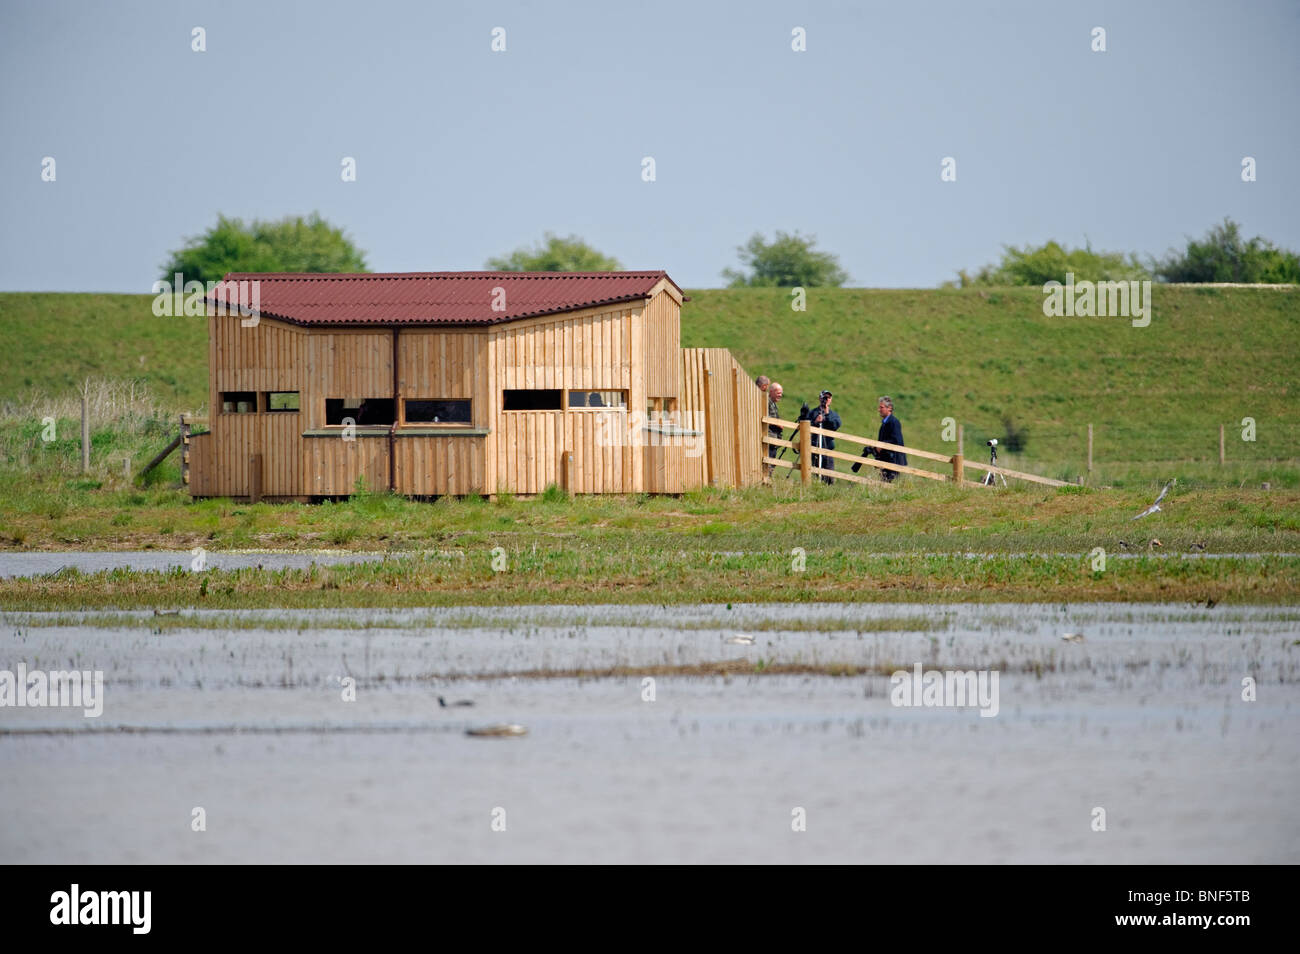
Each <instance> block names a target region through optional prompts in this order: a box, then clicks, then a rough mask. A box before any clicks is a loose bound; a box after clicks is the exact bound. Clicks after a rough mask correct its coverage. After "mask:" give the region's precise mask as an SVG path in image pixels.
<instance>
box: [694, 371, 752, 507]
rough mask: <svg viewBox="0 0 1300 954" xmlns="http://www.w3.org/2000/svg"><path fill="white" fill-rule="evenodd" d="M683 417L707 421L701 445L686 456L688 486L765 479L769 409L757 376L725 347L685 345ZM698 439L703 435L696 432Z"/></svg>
mask: <svg viewBox="0 0 1300 954" xmlns="http://www.w3.org/2000/svg"><path fill="white" fill-rule="evenodd" d="M681 354H682V401H681V406H682V409H683V411H685V412H686V413H684V414H683V420H684V421H687V422H689V421H693V422H696V423H697V428H696V429H697V430H698V429H699V428H698V422H700V421H703V424H704V432H705V433H704V437H703V439H702V440H703V444H702V450H703V452H702V453H700V454H699V455H698V456H697V457H694V458H692V457H690V456H687V457H686V458H685V460H684V462H683V464H684V471H685V475H686V477H685V485H686V487H687V488H690V487H696V486H701V485H712V486H716V487H745V486H748V485H750V484H755V483H759V482H761V481H762V479H763V465H762V459H763V458H762V454H763V450H762V446H761V442H762V419H761V414H762V413H763V412H765V411H766V407H765V405H764V399H763V395H762V392H761V391H759V390H758V388H757V386H755V384H754V379H753V378H751V377H750V376H749V374H748V373H747V372H746V371H745V369H744V368H742V367H741V366H740V364H739V362H737V361H736V359H735V358H734V357H732V355H731V352H730V351H729V350H727V349H726V348H685V349H683V350H682V352H681ZM696 440H700V438H696Z"/></svg>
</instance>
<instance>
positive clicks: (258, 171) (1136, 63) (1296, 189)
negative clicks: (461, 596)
mask: <svg viewBox="0 0 1300 954" xmlns="http://www.w3.org/2000/svg"><path fill="white" fill-rule="evenodd" d="M196 27H199V28H202V30H203V31H204V41H205V45H206V50H204V51H203V52H197V51H195V50H194V49H193V48H192V46H193V44H194V34H193V31H194V29H195V28H196ZM498 27H499V28H501V29H503V30H504V31H505V32H504V41H505V50H504V51H494V50H493V49H492V45H493V31H494V29H495V28H498ZM1096 27H1101V28H1103V29H1104V30H1105V45H1106V49H1105V51H1104V52H1098V51H1094V50H1093V46H1094V42H1095V41H1094V28H1096ZM796 28H801V29H802V30H803V31H804V35H805V37H806V49H804V50H802V51H796V50H795V49H793V48H792V47H793V45H794V43H795V39H794V33H793V31H795V30H796ZM498 36H499V34H498ZM1297 50H1300V0H1289V2H1274V0H1247V2H1235V3H1229V2H1222V3H1206V2H1182V0H1180V2H1156V0H1133V2H1123V3H1086V2H1045V0H1029V2H983V3H982V2H972V0H953V2H929V3H926V2H906V3H897V2H889V3H884V2H880V3H867V2H806V3H791V2H786V3H775V2H761V0H760V2H738V3H721V2H709V0H694V2H690V3H674V2H656V3H653V4H630V3H614V2H610V0H606V2H586V0H581V2H561V0H552V2H517V3H491V2H487V3H483V2H480V3H469V2H467V3H439V2H382V0H367V2H365V3H356V2H340V0H318V2H311V3H294V2H276V0H262V2H242V0H233V2H232V0H221V2H112V0H72V2H59V0H52V2H28V0H3V4H0V291H101V292H132V293H141V294H143V293H148V292H149V291H150V288H151V286H152V283H153V282H154V281H155V280H156V279H158V278H159V277H160V276H161V273H162V267H163V265H164V263H165V262H166V260H167V258H168V256H169V252H171V251H172V250H174V249H176V248H179V247H180V246H182V245H183V244H184V243H185V241H186V240H187V239H188V238H191V237H193V236H196V235H199V234H201V233H202V232H203V231H204V230H206V229H207V228H209V227H211V226H212V225H213V224H214V223H215V222H216V220H217V216H218V214H219V213H220V214H225V215H228V216H239V217H242V218H244V219H251V218H263V219H274V218H279V217H281V216H285V215H307V214H310V213H311V212H313V211H316V212H319V213H320V214H321V215H322V216H324V217H325V218H326V219H327V220H328V221H329V222H331V223H332V224H334V225H337V226H340V227H342V228H343V229H345V231H346V233H347V234H348V236H349V237H350V238H351V239H352V240H353V241H354V242H355V243H356V244H357V246H358V247H359V248H360V249H362V250H363V251H364V253H365V255H366V261H367V264H368V265H369V267H370V268H371V269H372V270H374V271H444V270H460V269H480V268H483V267H484V264H485V262H486V260H487V259H488V258H491V257H494V256H499V255H502V254H505V253H508V252H509V251H511V250H513V249H515V248H518V247H520V246H526V245H533V244H536V243H538V242H540V241H541V240H542V238H543V235H544V233H546V232H554V233H557V234H560V235H569V234H576V235H578V236H581V237H582V238H583V239H585V240H586V241H587V242H589V243H590V244H591V245H593V246H594V247H596V248H597V249H599V250H600V251H602V252H604V253H606V254H609V255H613V256H615V257H616V258H618V259H619V260H620V261H621V262H622V263H623V265H624V266H625V267H627V268H634V269H660V268H662V269H666V270H667V271H668V273H669V274H670V275H671V276H672V277H673V279H674V280H676V281H677V283H678V284H679V285H682V286H683V287H686V288H709V287H720V286H721V285H724V284H725V281H724V280H723V279H722V277H721V274H720V273H721V272H722V270H723V269H724V268H728V267H733V268H734V267H736V266H737V265H738V264H739V260H738V257H737V247H738V246H739V245H741V244H742V243H744V242H745V241H746V240H747V239H748V238H749V237H750V236H751V235H752V234H754V233H755V232H760V233H763V234H764V235H766V236H767V237H769V238H770V237H772V236H773V235H774V233H775V232H776V230H778V229H779V230H784V231H787V232H794V231H798V232H800V233H801V234H803V235H813V236H816V240H817V247H818V248H821V249H825V250H827V251H830V252H832V253H834V254H835V255H837V256H838V257H839V259H840V263H841V265H842V266H843V267H844V268H845V270H846V271H847V272H848V273H849V275H850V276H851V280H850V282H849V284H851V285H853V286H860V287H922V288H925V287H933V286H935V285H937V284H939V283H940V282H943V281H945V280H950V279H952V278H954V277H955V275H956V272H957V270H958V269H960V268H966V269H972V270H973V269H976V268H978V267H979V266H981V265H983V264H986V263H988V262H991V261H995V260H997V259H998V258H999V257H1000V255H1001V252H1002V249H1003V247H1004V246H1005V245H1025V244H1029V243H1033V244H1040V243H1042V242H1044V241H1047V240H1048V239H1055V240H1057V241H1059V242H1062V243H1064V244H1067V245H1070V246H1076V245H1083V244H1085V243H1091V245H1092V247H1093V248H1094V249H1097V250H1106V251H1122V252H1137V253H1139V254H1140V255H1142V256H1144V257H1145V256H1146V255H1150V254H1155V255H1163V254H1164V253H1166V252H1168V251H1169V250H1170V249H1171V248H1179V249H1181V248H1182V247H1184V245H1185V243H1186V240H1187V238H1188V237H1191V236H1201V235H1203V234H1204V233H1205V232H1206V231H1207V230H1208V229H1209V228H1210V226H1212V225H1213V224H1215V223H1217V222H1221V221H1222V220H1223V219H1224V218H1225V217H1231V218H1234V219H1236V220H1237V221H1238V222H1240V223H1241V225H1242V227H1243V230H1244V231H1245V233H1246V234H1247V235H1257V234H1258V235H1263V236H1265V237H1267V238H1269V239H1271V240H1272V241H1274V242H1275V243H1277V244H1279V245H1282V246H1284V247H1287V248H1291V249H1300V107H1297V93H1300V55H1298V54H1297V52H1296V51H1297ZM47 157H48V158H52V159H53V160H54V165H53V170H54V180H53V181H46V179H45V178H44V176H45V175H48V172H47V170H48V168H49V164H48V163H47V162H46V159H47ZM347 157H350V158H352V159H353V160H355V168H356V178H355V181H344V179H343V175H342V171H343V162H344V159H345V158H347ZM647 157H650V158H652V159H653V160H654V178H653V181H647V180H646V179H645V177H644V174H645V169H646V166H645V163H644V160H645V159H646V158H647ZM1244 157H1252V158H1253V159H1254V160H1255V170H1256V179H1255V181H1253V182H1244V181H1242V160H1243V158H1244ZM945 158H952V159H954V160H955V170H956V178H955V181H943V180H942V178H941V172H942V168H943V160H944V159H945Z"/></svg>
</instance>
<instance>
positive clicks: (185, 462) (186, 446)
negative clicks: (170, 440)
mask: <svg viewBox="0 0 1300 954" xmlns="http://www.w3.org/2000/svg"><path fill="white" fill-rule="evenodd" d="M189 485H190V422H189V420H188V419H187V418H186V417H185V415H184V414H182V415H181V486H182V487H188V486H189Z"/></svg>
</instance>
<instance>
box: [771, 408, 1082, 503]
mask: <svg viewBox="0 0 1300 954" xmlns="http://www.w3.org/2000/svg"><path fill="white" fill-rule="evenodd" d="M763 424H764V425H765V426H764V429H763V445H764V446H765V447H786V448H789V449H791V450H793V451H795V452H796V453H797V454H798V456H799V462H798V463H797V464H796V463H795V462H794V461H787V460H783V459H781V458H779V457H765V458H764V463H765V464H769V465H772V466H774V467H788V468H790V469H791V470H793V469H794V468H796V467H797V468H798V469H799V473H800V477H801V479H802V481H803V483H805V484H807V483H811V482H812V475H813V474H818V475H820V476H823V477H833V478H835V479H836V480H847V481H849V482H850V483H855V484H864V483H869V482H870V481H869V480H868V478H866V477H860V476H858V475H856V474H853V473H847V474H845V473H841V472H839V471H834V470H831V469H829V468H826V467H814V466H812V458H813V457H814V456H815V457H829V458H831V459H832V460H843V461H848V462H851V463H854V464H865V465H866V466H868V467H875V468H876V469H878V470H891V471H896V472H897V473H900V474H912V475H913V476H915V477H924V478H926V479H927V480H946V481H954V482H956V483H957V484H958V485H959V486H960V485H963V484H966V483H969V482H970V481H968V480H967V478H966V476H965V470H966V468H967V467H969V468H971V469H973V470H978V471H983V472H986V473H991V474H1001V475H1002V476H1004V477H1012V478H1015V479H1016V480H1025V481H1029V482H1030V483H1035V484H1043V485H1045V486H1047V487H1066V486H1069V485H1068V484H1067V483H1066V482H1065V481H1063V480H1053V479H1052V478H1050V477H1040V476H1039V475H1038V474H1026V473H1024V472H1023V471H1019V470H1008V469H1007V468H1005V467H992V466H990V465H988V464H977V463H974V462H972V461H968V460H966V459H965V457H964V456H963V455H962V453H961V451H960V449H959V450H958V452H957V453H956V454H951V455H949V454H936V453H934V452H933V451H925V450H919V449H917V448H915V447H904V446H903V445H902V444H886V443H884V442H883V441H876V440H872V439H871V438H869V437H861V436H859V435H856V434H846V433H844V432H843V431H831V430H826V429H825V428H821V427H813V426H812V425H811V424H810V423H809V422H808V421H806V420H804V421H787V420H784V419H782V418H779V417H764V418H763ZM766 425H774V426H776V427H780V428H787V427H788V428H793V430H794V433H793V434H791V435H790V436H791V437H796V436H797V438H798V439H797V440H782V439H781V438H778V437H775V436H773V435H771V434H768V433H767V428H766ZM814 436H817V437H830V438H834V439H835V440H837V441H848V442H849V443H851V444H861V445H862V446H863V447H871V448H874V449H876V450H886V451H895V452H898V453H903V454H907V455H909V456H911V457H919V458H921V459H922V460H933V461H938V462H939V463H941V464H947V465H948V466H949V467H950V468H951V469H952V473H951V474H939V473H935V472H934V471H932V470H922V469H921V468H919V467H911V466H909V465H907V464H890V463H887V462H885V461H881V460H878V459H876V458H874V457H859V456H857V455H854V454H846V453H844V452H843V451H839V450H827V449H826V448H824V447H814V446H813V444H812V438H813V437H814ZM763 453H764V454H765V455H766V453H767V451H766V450H765V451H764V452H763ZM980 486H982V485H980Z"/></svg>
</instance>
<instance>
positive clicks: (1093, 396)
mask: <svg viewBox="0 0 1300 954" xmlns="http://www.w3.org/2000/svg"><path fill="white" fill-rule="evenodd" d="M690 294H691V299H692V300H691V301H690V302H688V303H687V304H686V305H685V306H684V309H683V312H682V343H683V345H685V346H689V347H698V346H705V345H710V346H722V347H728V348H730V349H731V350H732V352H733V353H734V354H735V355H736V356H737V358H738V359H739V360H740V362H741V363H742V364H743V365H744V366H745V369H746V370H747V371H749V373H750V374H752V375H758V374H767V375H769V376H771V377H773V378H774V379H775V380H778V381H780V382H781V383H782V384H784V385H785V391H786V400H785V402H784V405H783V410H784V411H785V412H786V416H787V417H789V418H793V417H794V416H795V415H796V414H797V413H798V408H799V399H800V398H803V399H807V400H809V401H810V402H811V403H815V402H816V395H817V392H818V391H820V390H821V389H822V388H830V389H831V390H832V391H834V392H835V407H836V409H837V410H838V411H839V412H840V414H841V416H842V418H843V420H844V425H843V429H844V430H845V431H848V432H851V433H855V434H865V435H867V436H869V437H874V436H875V431H876V428H877V426H878V423H879V418H878V417H877V416H876V414H875V405H876V398H877V397H878V396H879V395H881V394H889V395H890V396H892V397H893V398H894V401H895V406H896V409H897V414H898V417H899V419H900V420H901V421H902V422H903V433H904V436H905V438H906V440H907V442H908V444H909V445H912V446H915V447H920V448H924V449H929V450H935V451H939V452H950V450H951V448H952V446H953V445H951V444H947V443H945V442H944V441H943V440H942V430H943V419H944V418H947V417H951V418H954V419H955V420H956V421H959V422H961V423H962V424H964V425H965V436H966V448H965V452H966V455H967V457H968V458H970V459H984V460H986V459H987V458H986V457H984V456H983V455H984V454H986V453H987V451H986V449H985V448H984V447H983V446H982V445H983V441H984V440H985V439H987V438H989V437H998V438H1003V439H1004V438H1005V437H1006V432H1007V428H1006V426H1005V424H1004V423H1003V418H1004V417H1005V418H1007V419H1009V420H1010V421H1011V422H1012V424H1013V425H1014V427H1015V428H1017V429H1020V430H1023V431H1024V433H1025V435H1026V436H1027V440H1026V444H1025V451H1024V453H1023V454H1020V455H1009V456H1007V457H1005V458H1004V463H1006V465H1007V466H1013V467H1014V466H1017V464H1019V465H1021V466H1024V467H1026V468H1027V469H1034V470H1037V471H1039V472H1043V473H1048V474H1049V475H1052V476H1058V477H1070V476H1073V474H1076V473H1079V472H1080V470H1081V469H1082V468H1083V467H1084V464H1085V460H1086V447H1087V444H1086V435H1087V425H1088V424H1089V423H1092V424H1093V425H1094V451H1093V454H1094V460H1095V461H1096V463H1097V467H1098V470H1099V471H1103V472H1105V473H1107V475H1108V476H1117V477H1122V476H1123V475H1125V474H1133V475H1134V476H1137V475H1140V474H1146V475H1147V476H1149V477H1152V478H1158V477H1159V476H1161V475H1163V474H1168V475H1170V476H1174V475H1176V474H1178V473H1179V472H1180V468H1179V467H1175V466H1173V463H1174V462H1177V463H1179V464H1187V463H1196V462H1199V464H1200V465H1202V466H1201V467H1200V468H1199V469H1200V470H1201V471H1202V472H1203V473H1204V474H1205V475H1206V476H1207V477H1208V476H1210V475H1212V474H1223V476H1225V477H1233V476H1235V477H1238V478H1239V479H1248V478H1249V479H1254V478H1256V477H1262V479H1269V477H1270V475H1272V476H1273V477H1274V478H1275V479H1279V480H1282V481H1284V482H1290V481H1291V480H1293V479H1294V471H1295V464H1296V458H1297V456H1300V394H1298V393H1297V388H1296V383H1297V381H1298V380H1300V369H1298V363H1300V291H1295V290H1293V291H1274V290H1264V289H1206V288H1179V287H1169V286H1155V287H1154V288H1153V290H1152V301H1153V305H1152V318H1151V323H1150V325H1148V326H1147V327H1144V328H1135V327H1133V326H1132V324H1131V322H1130V320H1129V319H1126V318H1053V317H1047V316H1045V315H1044V314H1043V310H1042V305H1043V294H1042V291H1041V290H1040V289H1037V288H1007V289H994V290H974V289H964V290H955V289H953V290H948V289H936V290H871V289H812V290H810V292H809V296H808V302H807V311H806V312H794V311H792V310H791V307H790V302H791V296H790V293H789V291H788V290H781V289H722V290H709V291H697V292H691V293H690ZM1246 417H1250V418H1253V419H1254V421H1255V427H1256V433H1255V438H1256V439H1255V440H1254V441H1253V442H1247V441H1243V440H1242V426H1241V422H1242V419H1243V418H1246ZM1220 423H1223V424H1226V425H1228V428H1227V434H1226V437H1227V440H1226V444H1227V447H1226V452H1227V453H1226V456H1227V459H1228V461H1229V467H1228V468H1226V469H1225V470H1224V471H1220V469H1219V467H1218V433H1219V424H1220ZM1193 469H1197V468H1193Z"/></svg>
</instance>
